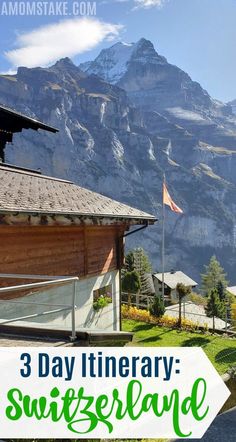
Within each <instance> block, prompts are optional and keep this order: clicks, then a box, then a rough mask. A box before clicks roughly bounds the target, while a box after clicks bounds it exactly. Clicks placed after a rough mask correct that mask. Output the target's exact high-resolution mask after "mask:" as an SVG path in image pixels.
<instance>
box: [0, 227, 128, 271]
mask: <svg viewBox="0 0 236 442" xmlns="http://www.w3.org/2000/svg"><path fill="white" fill-rule="evenodd" d="M124 230H125V227H124V226H123V227H120V226H108V227H101V226H99V227H58V226H57V227H52V226H28V227H22V226H4V225H1V226H0V273H18V274H19V273H21V274H34V275H49V276H51V275H53V276H54V275H58V276H60V275H79V276H80V277H83V276H87V275H93V274H103V273H106V272H108V271H111V270H114V269H117V268H119V266H120V261H121V260H122V255H123V251H122V240H121V239H120V240H119V238H121V237H122V234H123V232H124ZM118 244H119V245H118Z"/></svg>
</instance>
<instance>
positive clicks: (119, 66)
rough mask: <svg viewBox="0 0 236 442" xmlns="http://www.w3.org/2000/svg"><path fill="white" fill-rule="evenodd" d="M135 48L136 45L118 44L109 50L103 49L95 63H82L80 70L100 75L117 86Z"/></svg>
mask: <svg viewBox="0 0 236 442" xmlns="http://www.w3.org/2000/svg"><path fill="white" fill-rule="evenodd" d="M135 46H136V44H135V43H131V44H127V43H123V42H119V43H116V44H115V45H113V46H111V47H110V48H108V49H103V50H102V51H101V52H100V54H99V55H98V57H97V58H96V59H95V60H94V61H92V62H86V63H82V64H81V65H80V68H81V69H82V70H84V71H85V72H87V73H88V74H95V75H98V76H99V77H102V78H104V79H105V80H106V81H108V82H109V83H112V84H115V83H117V82H118V81H119V80H120V78H121V77H122V76H123V75H124V73H125V72H126V70H127V64H128V62H129V60H130V58H131V56H132V53H133V51H134V49H135Z"/></svg>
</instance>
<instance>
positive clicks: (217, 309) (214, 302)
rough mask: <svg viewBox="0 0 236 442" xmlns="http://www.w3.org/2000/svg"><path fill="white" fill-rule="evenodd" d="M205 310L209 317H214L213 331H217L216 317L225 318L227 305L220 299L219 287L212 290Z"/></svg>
mask: <svg viewBox="0 0 236 442" xmlns="http://www.w3.org/2000/svg"><path fill="white" fill-rule="evenodd" d="M205 312H206V315H207V316H208V317H209V318H213V331H215V318H216V317H217V318H222V319H223V318H224V315H225V305H224V302H222V301H221V300H220V298H219V294H218V291H217V289H212V290H211V291H210V293H209V296H208V300H207V306H206V307H205Z"/></svg>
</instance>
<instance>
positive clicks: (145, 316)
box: [121, 305, 207, 331]
mask: <svg viewBox="0 0 236 442" xmlns="http://www.w3.org/2000/svg"><path fill="white" fill-rule="evenodd" d="M121 314H122V318H123V319H132V320H135V321H141V322H148V323H150V324H156V325H160V326H164V327H169V328H176V327H178V323H179V321H178V318H173V317H172V316H166V315H165V316H162V317H161V318H157V317H156V316H153V315H152V314H151V313H150V312H149V311H147V310H142V309H139V308H137V307H128V306H127V305H122V306H121ZM199 327H200V325H199V323H198V322H192V321H190V320H189V319H182V328H183V329H185V330H190V331H195V330H198V329H199ZM201 328H202V326H201ZM204 329H205V330H207V325H205V326H204Z"/></svg>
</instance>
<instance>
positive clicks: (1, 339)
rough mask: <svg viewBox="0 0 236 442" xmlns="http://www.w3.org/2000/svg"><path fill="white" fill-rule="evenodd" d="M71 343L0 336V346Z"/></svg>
mask: <svg viewBox="0 0 236 442" xmlns="http://www.w3.org/2000/svg"><path fill="white" fill-rule="evenodd" d="M72 345H73V344H72V343H70V342H68V341H63V340H59V339H43V338H42V339H33V338H23V337H17V336H13V335H1V336H0V347H68V346H72ZM0 442H1V440H0Z"/></svg>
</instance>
